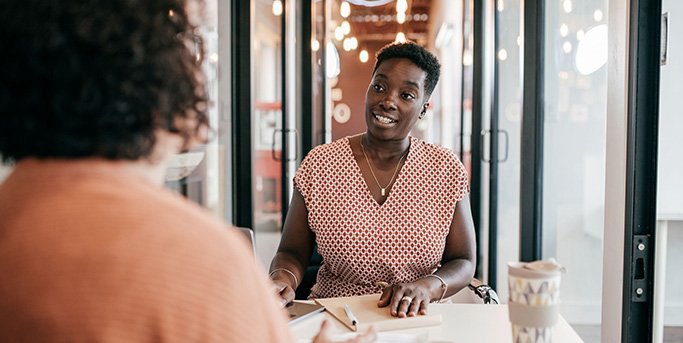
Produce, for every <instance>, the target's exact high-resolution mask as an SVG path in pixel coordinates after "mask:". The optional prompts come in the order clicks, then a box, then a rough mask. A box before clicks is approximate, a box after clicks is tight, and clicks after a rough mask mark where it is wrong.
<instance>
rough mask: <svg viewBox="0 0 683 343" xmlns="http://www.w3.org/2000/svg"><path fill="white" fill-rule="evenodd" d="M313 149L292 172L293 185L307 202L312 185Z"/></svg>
mask: <svg viewBox="0 0 683 343" xmlns="http://www.w3.org/2000/svg"><path fill="white" fill-rule="evenodd" d="M314 155H315V149H314V150H312V151H311V152H309V153H308V154H307V155H306V157H304V160H303V161H302V162H301V165H299V169H297V171H296V173H295V174H294V187H296V189H297V190H299V193H301V195H302V196H303V197H304V200H305V201H306V203H307V204H308V203H309V202H310V198H311V187H312V185H313V173H314V170H315V169H314V167H313V165H314V162H313V160H314V159H315V157H314Z"/></svg>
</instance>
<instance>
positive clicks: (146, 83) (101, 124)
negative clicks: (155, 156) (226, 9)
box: [0, 0, 208, 161]
mask: <svg viewBox="0 0 683 343" xmlns="http://www.w3.org/2000/svg"><path fill="white" fill-rule="evenodd" d="M185 2H186V1H185V0H2V6H0V7H1V8H0V35H1V36H2V37H4V39H3V47H2V48H3V53H2V54H0V154H2V158H3V160H5V161H18V160H20V159H22V158H24V157H29V156H32V157H39V158H43V157H56V158H79V157H88V156H96V157H103V158H107V159H127V160H136V159H139V158H141V157H146V156H149V155H150V154H151V152H152V148H153V147H154V144H155V130H158V129H164V130H167V131H170V132H174V133H178V134H181V135H182V136H183V137H185V139H186V142H187V141H188V140H189V138H191V137H194V136H196V135H197V130H199V127H200V126H201V125H205V124H206V123H208V119H207V114H206V111H207V109H206V107H207V98H206V92H205V89H204V85H203V82H202V81H201V80H200V77H201V69H200V65H199V63H198V61H197V58H196V55H195V54H194V53H193V52H192V51H190V48H191V47H192V46H193V45H194V41H195V40H196V39H197V36H195V35H194V34H193V32H194V31H195V29H196V28H195V27H194V26H193V25H192V24H191V23H190V21H189V18H188V14H187V11H186V3H185ZM179 119H189V120H190V121H191V122H193V123H196V125H191V127H187V125H183V124H182V123H183V122H184V123H187V122H188V121H182V120H179ZM179 123H181V124H179Z"/></svg>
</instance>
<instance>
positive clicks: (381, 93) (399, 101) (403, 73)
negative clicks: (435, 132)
mask: <svg viewBox="0 0 683 343" xmlns="http://www.w3.org/2000/svg"><path fill="white" fill-rule="evenodd" d="M426 78H427V72H425V71H424V70H422V69H421V68H420V67H418V66H417V65H416V64H415V63H413V62H411V61H410V60H409V59H407V58H390V59H388V60H386V61H384V62H382V64H380V66H379V67H378V68H377V70H376V71H375V74H374V75H373V77H372V81H370V86H369V87H368V91H367V93H366V94H365V122H366V124H367V126H368V132H369V133H370V134H372V135H373V136H375V137H377V138H380V139H386V140H393V139H404V138H405V137H407V136H408V134H409V133H410V130H412V129H413V127H414V126H415V124H416V123H417V120H418V118H419V117H421V116H422V115H424V113H425V111H427V107H428V103H427V100H428V99H426V98H425V80H426Z"/></svg>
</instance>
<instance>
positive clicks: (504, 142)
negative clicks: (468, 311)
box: [482, 0, 523, 302]
mask: <svg viewBox="0 0 683 343" xmlns="http://www.w3.org/2000/svg"><path fill="white" fill-rule="evenodd" d="M522 5H523V2H522V1H520V0H498V1H497V2H496V7H495V9H494V13H495V30H494V31H495V49H494V50H495V57H494V59H495V63H494V66H495V67H494V68H495V69H494V70H495V71H494V75H495V76H494V86H493V89H494V105H493V108H492V111H491V117H492V118H491V125H490V127H489V129H488V130H486V131H484V132H483V133H482V134H483V135H484V136H483V137H484V138H486V139H488V140H489V142H490V144H488V146H489V147H490V154H485V156H490V157H488V158H486V161H487V163H489V170H490V175H491V177H490V182H491V185H490V188H489V190H490V195H489V199H490V206H489V217H490V219H489V223H490V224H489V225H490V228H489V232H490V233H491V235H492V236H495V237H496V239H494V240H492V242H493V243H496V244H491V243H489V249H490V251H491V252H495V254H491V258H492V259H491V262H490V264H489V272H490V273H492V274H495V275H491V280H490V281H489V284H490V285H492V286H495V289H496V290H497V292H498V295H499V296H500V299H501V300H503V301H504V302H507V298H508V290H507V263H508V262H511V261H517V260H519V211H520V207H519V202H520V193H519V192H520V188H519V180H520V148H521V146H520V142H521V121H522V71H523V70H522V65H523V54H522V53H523V49H522V47H523V46H522V31H521V29H522Z"/></svg>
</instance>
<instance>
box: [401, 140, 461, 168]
mask: <svg viewBox="0 0 683 343" xmlns="http://www.w3.org/2000/svg"><path fill="white" fill-rule="evenodd" d="M412 144H415V146H416V147H417V148H418V150H420V151H422V152H423V153H424V154H425V155H427V156H431V157H433V158H435V159H437V160H439V161H449V162H451V163H459V162H460V159H459V158H458V155H457V154H456V153H455V152H454V151H453V150H451V149H448V148H446V147H443V146H441V145H437V144H434V143H429V142H426V141H423V140H421V139H419V138H415V137H413V138H412Z"/></svg>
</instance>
